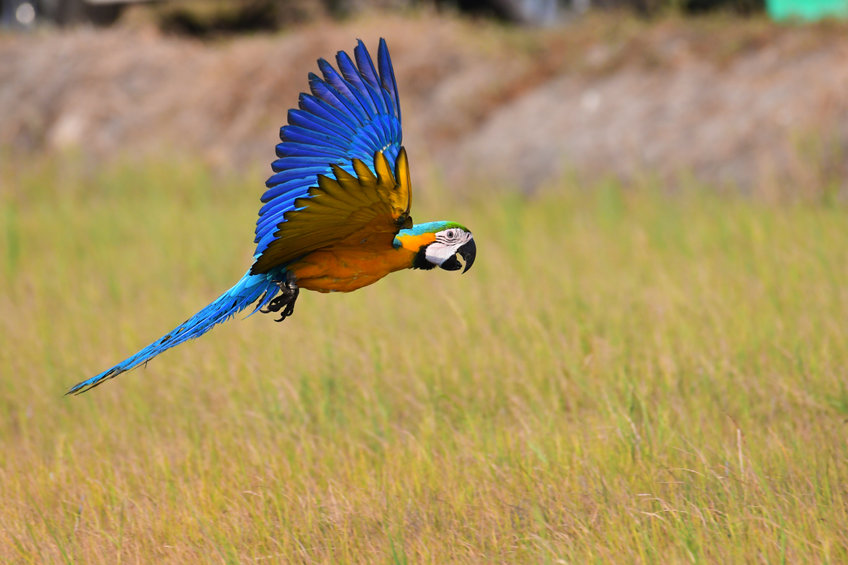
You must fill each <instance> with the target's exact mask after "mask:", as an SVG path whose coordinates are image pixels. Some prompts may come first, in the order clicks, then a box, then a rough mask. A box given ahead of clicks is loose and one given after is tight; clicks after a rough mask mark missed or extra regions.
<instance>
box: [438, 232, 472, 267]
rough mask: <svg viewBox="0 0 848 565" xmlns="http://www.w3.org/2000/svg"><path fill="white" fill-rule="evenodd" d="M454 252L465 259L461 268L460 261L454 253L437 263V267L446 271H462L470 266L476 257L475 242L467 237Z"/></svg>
mask: <svg viewBox="0 0 848 565" xmlns="http://www.w3.org/2000/svg"><path fill="white" fill-rule="evenodd" d="M456 254H457V255H459V256H460V257H462V260H463V261H465V268H464V269H462V263H460V262H459V259H457V258H456V255H454V256H453V257H451V258H450V259H448V260H447V261H445V262H444V263H442V264H441V265H439V267H441V268H442V269H444V270H446V271H458V270H460V269H462V272H463V273H464V272H465V271H467V270H468V269H470V268H471V265H473V264H474V258H475V257H477V244H476V243H474V240H473V239H469V240H468V241H467V242H465V244H464V245H463V246H462V247H460V248H459V249H457V250H456Z"/></svg>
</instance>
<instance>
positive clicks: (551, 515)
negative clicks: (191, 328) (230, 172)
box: [0, 160, 848, 563]
mask: <svg viewBox="0 0 848 565" xmlns="http://www.w3.org/2000/svg"><path fill="white" fill-rule="evenodd" d="M72 163H73V161H70V160H68V161H60V162H58V163H52V164H47V163H38V164H33V165H31V166H26V167H20V168H16V169H10V168H8V167H7V169H6V171H5V173H4V178H3V179H2V183H3V186H4V187H6V190H4V191H3V192H2V194H0V218H2V221H0V226H2V229H0V254H2V255H0V266H1V267H0V289H2V291H0V333H2V342H3V347H2V348H0V373H2V375H3V378H2V380H0V407H2V413H3V414H4V418H3V419H2V421H0V438H2V445H3V449H2V450H0V499H2V500H3V504H2V505H0V561H3V562H23V563H40V562H80V563H119V562H137V563H151V562H156V563H188V562H252V561H261V562H281V563H282V562H335V563H339V562H407V561H408V562H413V563H419V562H432V563H445V562H449V561H454V562H525V563H526V562H548V561H550V562H555V561H557V560H563V561H564V562H577V563H583V562H589V561H596V562H657V561H659V560H663V561H667V562H684V561H685V562H689V561H695V562H702V561H710V562H758V561H760V562H768V563H775V562H780V561H783V562H791V563H798V562H816V563H819V562H833V563H839V562H845V561H846V560H848V534H846V532H848V515H846V508H848V504H846V502H848V493H846V490H845V489H846V486H845V485H848V462H846V458H845V452H846V442H845V420H846V414H847V413H848V388H846V384H845V382H846V375H845V367H846V366H848V335H846V334H848V330H846V323H845V320H846V314H848V285H846V281H848V238H846V237H845V222H844V214H845V210H844V208H842V207H839V206H836V205H832V204H828V203H827V202H825V203H818V204H810V203H806V204H791V205H789V204H765V203H761V202H757V201H752V200H745V199H742V198H738V197H732V196H728V197H719V196H714V195H710V194H707V193H705V192H697V191H691V192H688V191H681V193H680V194H676V195H674V196H673V197H667V196H663V195H662V194H660V193H659V192H658V191H654V190H652V189H651V188H650V187H643V188H637V189H632V190H623V189H621V188H620V187H617V186H614V185H602V186H599V187H596V188H597V189H596V190H594V191H591V192H589V191H584V190H581V189H577V188H575V187H573V186H570V184H569V183H568V182H564V183H561V184H559V185H557V186H555V187H552V188H551V190H549V191H548V192H546V193H544V194H540V195H538V196H537V197H535V198H533V199H523V198H519V197H516V196H511V195H506V194H492V193H487V194H485V195H482V194H481V195H479V196H466V197H464V199H463V200H460V199H459V198H457V197H455V196H452V195H451V194H449V193H447V192H443V193H441V194H439V193H437V192H434V191H433V190H430V192H425V191H423V190H422V191H419V193H418V194H417V202H416V205H415V217H416V218H417V219H418V220H419V221H420V220H424V219H432V218H440V217H446V218H452V219H456V220H459V221H463V222H465V223H467V224H468V225H469V226H471V227H472V228H473V229H474V230H475V233H476V236H477V238H478V242H479V257H478V262H477V264H475V267H474V269H473V270H472V271H470V273H469V274H467V275H465V276H462V277H459V276H455V275H452V274H449V273H443V272H439V273H420V272H409V273H401V274H398V275H394V276H392V277H390V278H389V279H387V280H385V281H383V282H381V283H379V284H377V285H374V286H373V287H370V288H367V289H364V290H362V291H360V292H358V293H354V294H351V295H332V296H323V295H316V294H307V295H304V296H302V297H301V300H300V303H299V306H298V311H297V313H296V315H295V316H294V318H293V319H291V320H288V321H286V323H284V324H281V325H277V324H274V323H273V322H272V321H271V319H270V317H268V316H259V315H258V316H254V317H253V318H250V319H249V320H236V321H233V322H230V323H229V324H227V325H225V326H222V327H220V328H218V329H216V330H215V331H213V332H212V333H211V334H209V335H207V336H204V337H203V338H202V339H200V340H198V341H195V342H192V343H189V344H186V345H184V346H182V347H180V348H178V349H177V350H175V351H172V352H169V353H167V354H165V355H163V356H161V357H160V358H157V359H155V360H154V361H153V362H151V363H150V364H149V366H148V367H147V368H145V369H141V370H137V371H134V372H132V373H130V374H127V375H123V376H121V377H120V378H119V379H117V380H116V381H112V382H110V383H108V384H107V385H105V386H103V387H100V388H99V389H97V390H95V391H93V392H92V393H89V394H87V395H84V396H82V397H80V398H67V397H63V396H62V393H63V391H64V390H65V389H66V387H67V386H68V385H70V384H72V383H74V382H76V381H78V380H79V379H81V378H83V377H86V376H88V375H90V374H92V373H95V372H98V371H100V370H101V369H103V368H104V367H106V366H109V365H110V364H112V363H113V362H115V361H117V360H118V359H119V358H121V357H122V356H125V355H126V354H128V353H130V352H132V351H134V350H135V349H136V348H138V347H140V346H142V345H144V344H145V343H147V342H148V341H150V340H152V339H153V338H155V337H158V336H159V335H161V334H162V333H163V332H165V331H167V330H168V329H170V328H171V327H172V326H174V325H175V324H176V323H178V322H180V321H182V320H183V319H185V318H186V317H187V316H188V315H189V314H190V313H191V312H193V311H194V310H195V309H197V308H199V307H201V306H202V305H204V304H205V303H206V301H207V300H209V299H211V298H213V297H214V296H216V294H217V292H219V291H220V290H223V289H224V288H226V286H227V285H228V284H229V283H231V282H232V281H233V280H235V278H237V277H238V276H240V275H241V273H242V272H243V269H244V267H245V264H246V263H245V261H246V258H247V257H248V256H249V254H250V252H251V250H252V247H251V245H250V240H251V228H250V226H251V223H252V221H253V218H254V214H255V208H256V206H255V204H256V202H255V200H254V198H253V197H252V196H251V194H258V190H257V188H256V187H257V186H260V182H261V179H258V178H252V179H244V178H220V177H213V176H210V175H209V173H208V172H206V171H205V169H203V168H200V167H196V166H193V165H191V164H173V163H172V164H161V163H160V164H156V163H148V164H147V166H145V167H139V166H124V167H113V168H109V169H108V170H106V171H103V172H98V173H92V172H90V171H85V170H80V169H79V168H77V167H75V166H74V165H73V164H72Z"/></svg>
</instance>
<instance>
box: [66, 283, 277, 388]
mask: <svg viewBox="0 0 848 565" xmlns="http://www.w3.org/2000/svg"><path fill="white" fill-rule="evenodd" d="M278 290H279V287H278V286H277V283H276V282H274V280H272V279H271V277H270V276H269V275H267V274H261V275H251V274H250V271H248V272H247V273H246V274H245V275H244V276H243V277H242V278H241V280H239V281H238V282H237V283H236V284H235V285H233V287H232V288H231V289H229V290H228V291H227V292H225V293H224V294H222V295H221V296H219V297H218V298H216V299H215V300H214V301H213V302H212V303H211V304H209V305H208V306H206V307H205V308H203V309H202V310H200V311H199V312H198V313H197V314H195V315H194V316H192V317H191V318H189V319H188V320H186V321H185V322H183V323H182V324H180V325H179V326H177V327H176V328H174V329H173V330H172V331H171V332H169V333H167V334H165V335H164V336H162V337H161V338H159V339H157V340H156V341H154V342H153V343H151V344H150V345H148V346H147V347H145V348H144V349H142V350H141V351H139V352H138V353H136V354H135V355H132V356H131V357H128V358H126V359H124V360H123V361H121V362H120V363H118V364H117V365H115V366H114V367H112V368H111V369H107V370H106V371H103V372H102V373H100V374H99V375H95V376H94V377H91V378H90V379H88V380H85V381H82V382H81V383H78V384H76V385H74V386H72V387H71V388H70V390H68V392H67V393H66V394H81V393H83V392H86V391H88V390H90V389H92V388H94V387H96V386H97V385H99V384H101V383H103V382H104V381H106V380H108V379H112V378H114V377H117V376H118V375H120V374H121V373H124V372H126V371H129V370H130V369H133V368H135V367H137V366H139V365H141V364H143V363H147V362H148V361H150V360H151V359H153V358H154V357H156V356H157V355H159V354H160V353H162V352H163V351H165V350H167V349H170V348H172V347H174V346H177V345H179V344H181V343H183V342H184V341H188V340H189V339H194V338H196V337H200V336H201V335H203V334H205V333H206V332H208V331H209V330H211V329H212V327H213V326H215V325H217V324H220V323H222V322H226V321H227V320H229V319H230V318H232V317H233V316H234V315H236V314H237V313H238V312H241V311H242V310H244V309H245V308H247V307H248V306H250V305H251V304H253V303H254V302H256V301H257V300H259V298H260V297H261V298H262V300H261V301H260V302H259V305H258V306H257V307H256V309H257V310H258V309H259V308H261V307H262V306H263V305H265V304H267V303H268V302H269V301H270V300H271V299H272V298H274V295H275V294H277V291H278Z"/></svg>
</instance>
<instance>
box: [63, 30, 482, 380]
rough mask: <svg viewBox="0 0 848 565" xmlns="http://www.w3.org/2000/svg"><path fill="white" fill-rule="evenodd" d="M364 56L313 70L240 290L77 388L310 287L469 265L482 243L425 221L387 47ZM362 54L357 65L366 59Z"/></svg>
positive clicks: (354, 285) (285, 134)
mask: <svg viewBox="0 0 848 565" xmlns="http://www.w3.org/2000/svg"><path fill="white" fill-rule="evenodd" d="M353 55H354V59H351V58H350V56H349V55H348V54H347V53H345V52H339V53H338V54H337V55H336V62H337V63H338V70H336V69H334V68H333V67H332V65H330V64H329V63H328V62H327V61H325V60H324V59H320V60H319V61H318V67H319V68H320V70H321V73H322V74H323V75H324V78H323V79H322V78H320V77H318V76H317V75H315V74H312V73H310V75H309V87H310V90H311V91H312V94H305V93H304V94H301V95H300V99H299V103H298V106H299V108H298V109H296V110H290V111H289V114H288V125H286V126H283V127H282V128H281V130H280V139H281V140H282V142H281V143H280V144H278V145H277V157H278V159H277V160H276V161H274V162H273V163H272V168H273V170H274V174H273V175H272V176H271V177H270V178H269V179H268V181H267V182H266V183H265V184H266V186H267V190H266V191H265V194H263V195H262V202H263V203H264V205H263V206H262V208H261V209H260V210H259V219H258V220H257V222H256V240H255V243H256V251H255V253H254V255H253V259H254V260H253V265H251V267H250V269H249V270H248V271H247V273H245V275H244V276H243V277H242V278H241V280H239V281H238V282H237V283H236V284H235V285H234V286H233V287H232V288H231V289H229V290H228V291H227V292H225V293H224V294H222V295H221V296H220V297H218V298H217V299H216V300H215V301H213V302H212V303H211V304H209V305H208V306H206V307H205V308H203V309H202V310H201V311H200V312H198V313H197V314H195V315H194V316H192V317H191V318H189V319H188V320H186V321H185V322H184V323H183V324H181V325H180V326H178V327H177V328H176V329H174V330H173V331H171V332H170V333H168V334H166V335H165V336H163V337H161V338H160V339H158V340H156V341H154V342H153V343H151V344H150V345H148V346H147V347H145V348H144V349H142V350H141V351H139V352H138V353H136V354H135V355H133V356H131V357H129V358H127V359H125V360H123V361H121V362H120V363H118V364H117V365H115V366H114V367H112V368H111V369H108V370H106V371H104V372H102V373H100V374H99V375H97V376H94V377H92V378H90V379H88V380H85V381H82V382H81V383H79V384H77V385H74V386H73V387H72V388H71V389H70V390H69V391H68V393H69V394H71V393H73V394H79V393H82V392H85V391H87V390H89V389H91V388H93V387H95V386H97V385H99V384H101V383H103V382H104V381H106V380H107V379H111V378H113V377H116V376H118V375H120V374H121V373H123V372H125V371H129V370H130V369H132V368H134V367H137V366H138V365H141V364H142V363H146V362H148V361H149V360H150V359H152V358H153V357H156V356H157V355H159V354H160V353H162V352H163V351H165V350H166V349H170V348H172V347H174V346H176V345H179V344H181V343H183V342H184V341H187V340H189V339H192V338H196V337H199V336H201V335H203V334H205V333H206V332H208V331H209V330H210V329H212V327H213V326H215V325H216V324H220V323H222V322H225V321H226V320H228V319H229V318H231V317H232V316H234V315H235V314H236V313H237V312H240V311H242V310H244V309H245V308H247V307H248V306H250V305H252V304H256V306H255V309H254V312H255V311H256V310H260V311H262V312H276V313H278V314H279V315H280V318H279V319H278V321H282V320H284V319H285V318H286V317H288V316H290V315H291V314H292V312H293V311H294V304H295V300H296V299H297V295H298V292H299V291H300V289H302V288H305V289H308V290H317V291H318V292H334V291H337V292H350V291H352V290H356V289H358V288H361V287H363V286H366V285H369V284H371V283H374V282H376V281H378V280H380V279H381V278H383V277H384V276H386V275H388V274H389V273H391V272H394V271H398V270H401V269H432V268H434V267H441V268H442V269H445V270H448V271H455V270H459V269H461V268H462V263H461V262H460V261H459V259H458V258H457V256H459V257H461V258H462V259H463V261H464V262H465V269H464V270H463V272H465V271H467V270H468V269H469V268H470V267H471V265H472V264H473V263H474V257H475V255H476V251H477V249H476V246H475V243H474V238H473V236H472V235H471V232H470V231H469V230H468V229H467V228H466V227H465V226H463V225H461V224H458V223H456V222H428V223H425V224H417V225H413V223H412V218H411V217H410V215H409V208H410V203H411V192H412V187H411V184H410V177H409V163H408V162H407V158H406V151H405V150H404V148H403V146H402V145H401V137H402V136H401V124H400V122H401V120H400V99H399V98H398V91H397V83H396V82H395V75H394V70H393V69H392V62H391V59H390V58H389V50H388V48H387V47H386V42H385V41H384V40H383V39H381V40H380V47H379V50H378V52H377V67H375V66H374V62H373V61H372V59H371V56H370V55H369V54H368V50H367V49H366V48H365V45H363V43H362V42H361V41H360V42H359V43H358V44H357V46H356V48H355V49H354V50H353ZM354 60H355V62H354Z"/></svg>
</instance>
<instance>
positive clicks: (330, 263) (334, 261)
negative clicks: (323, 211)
mask: <svg viewBox="0 0 848 565" xmlns="http://www.w3.org/2000/svg"><path fill="white" fill-rule="evenodd" d="M414 257H415V253H413V252H412V251H410V250H408V249H404V248H403V247H401V248H398V249H395V248H394V247H388V249H379V250H376V249H370V248H367V247H366V248H363V247H360V246H335V247H326V248H323V249H319V250H317V251H313V252H312V253H309V254H308V255H306V256H305V257H303V258H301V259H299V260H297V261H296V262H294V263H292V264H290V265H289V266H288V270H289V271H291V272H292V273H293V274H294V276H295V278H296V281H297V285H298V286H299V287H300V288H305V289H308V290H315V291H318V292H350V291H352V290H356V289H358V288H362V287H363V286H368V285H369V284H372V283H374V282H377V281H378V280H380V279H381V278H383V277H384V276H386V275H388V274H389V273H392V272H394V271H398V270H401V269H408V268H409V267H411V266H412V261H413V259H414Z"/></svg>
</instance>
